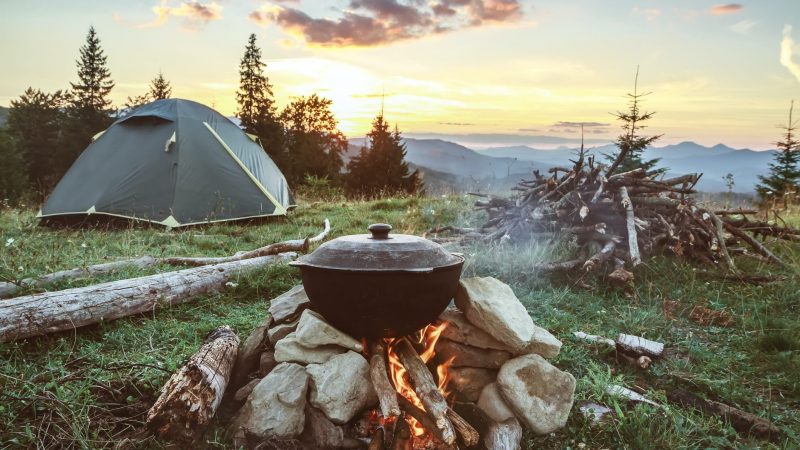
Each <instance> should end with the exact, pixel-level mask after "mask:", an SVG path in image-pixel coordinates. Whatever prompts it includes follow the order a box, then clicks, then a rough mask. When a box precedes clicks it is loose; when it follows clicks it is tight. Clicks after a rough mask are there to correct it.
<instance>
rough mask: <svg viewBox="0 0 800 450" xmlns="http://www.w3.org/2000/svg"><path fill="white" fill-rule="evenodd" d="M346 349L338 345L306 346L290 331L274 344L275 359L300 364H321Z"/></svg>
mask: <svg viewBox="0 0 800 450" xmlns="http://www.w3.org/2000/svg"><path fill="white" fill-rule="evenodd" d="M346 351H347V349H345V348H342V347H339V346H338V345H326V346H323V347H315V348H308V347H304V346H303V345H301V344H300V343H299V342H297V337H296V335H295V333H291V334H289V335H288V336H286V337H285V338H283V339H281V340H280V341H278V344H277V345H276V346H275V361H278V362H295V363H300V364H322V363H324V362H326V361H328V360H329V359H331V357H333V356H336V355H340V354H342V353H344V352H346Z"/></svg>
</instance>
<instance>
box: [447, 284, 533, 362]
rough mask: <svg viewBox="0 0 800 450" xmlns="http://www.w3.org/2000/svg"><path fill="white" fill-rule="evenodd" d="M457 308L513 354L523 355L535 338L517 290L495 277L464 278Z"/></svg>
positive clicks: (460, 285)
mask: <svg viewBox="0 0 800 450" xmlns="http://www.w3.org/2000/svg"><path fill="white" fill-rule="evenodd" d="M455 301H456V306H458V309H460V310H461V311H464V314H465V315H466V316H467V320H469V321H470V323H472V324H473V325H477V326H480V327H481V328H482V329H483V330H485V331H486V332H488V333H489V334H490V335H492V336H493V337H494V338H495V339H497V340H498V341H500V342H502V343H504V344H506V345H507V346H508V348H509V349H510V350H511V351H513V352H522V351H524V349H525V347H527V346H528V345H529V343H530V341H531V339H532V338H533V335H534V332H535V325H534V324H533V319H531V316H530V315H529V314H528V310H526V309H525V307H524V306H522V303H520V301H519V299H517V296H516V295H514V291H512V290H511V288H510V287H509V286H508V285H507V284H505V283H503V282H502V281H500V280H498V279H496V278H492V277H483V278H480V277H475V278H465V279H462V280H461V282H460V283H459V285H458V292H457V293H456V298H455Z"/></svg>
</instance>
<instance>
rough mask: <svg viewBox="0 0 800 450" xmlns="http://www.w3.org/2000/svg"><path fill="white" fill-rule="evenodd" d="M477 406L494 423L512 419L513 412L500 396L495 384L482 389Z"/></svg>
mask: <svg viewBox="0 0 800 450" xmlns="http://www.w3.org/2000/svg"><path fill="white" fill-rule="evenodd" d="M478 406H479V407H480V408H481V409H482V410H483V412H485V413H486V415H487V416H489V418H491V419H492V420H494V421H495V422H503V421H505V420H508V419H510V418H512V417H514V412H513V411H511V409H510V408H509V407H508V405H507V404H506V401H505V399H504V398H503V396H502V395H501V394H500V390H499V388H498V387H497V383H489V384H487V385H486V386H485V387H484V388H483V390H482V391H481V396H480V398H478Z"/></svg>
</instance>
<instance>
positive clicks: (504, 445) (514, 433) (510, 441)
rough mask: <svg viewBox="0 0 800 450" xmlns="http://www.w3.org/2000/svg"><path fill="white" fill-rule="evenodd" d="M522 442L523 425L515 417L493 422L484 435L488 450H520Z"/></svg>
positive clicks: (484, 442) (484, 443)
mask: <svg viewBox="0 0 800 450" xmlns="http://www.w3.org/2000/svg"><path fill="white" fill-rule="evenodd" d="M521 442H522V425H520V423H519V421H518V420H517V419H516V418H515V417H512V418H510V419H508V420H506V421H504V422H494V423H492V424H491V425H489V428H488V429H487V430H486V435H485V436H484V437H483V445H485V446H486V450H519V449H520V448H521V446H520V443H521Z"/></svg>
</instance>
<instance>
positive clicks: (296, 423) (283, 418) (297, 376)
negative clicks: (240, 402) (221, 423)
mask: <svg viewBox="0 0 800 450" xmlns="http://www.w3.org/2000/svg"><path fill="white" fill-rule="evenodd" d="M308 379H309V377H308V374H307V373H306V370H305V369H304V368H303V366H300V365H298V364H292V363H284V364H279V365H278V367H276V368H275V369H274V370H273V371H272V372H270V374H269V375H267V376H266V377H264V378H263V379H262V380H261V381H259V382H258V384H257V385H256V386H255V388H253V392H252V393H251V394H250V396H249V397H248V398H247V401H246V402H245V404H244V406H242V408H241V409H240V410H239V413H238V414H237V416H236V418H235V419H234V421H233V426H234V430H235V431H236V433H237V434H238V433H244V434H248V433H250V434H254V435H255V436H257V437H260V438H262V439H263V438H268V437H277V438H292V437H296V436H299V435H300V433H302V432H303V428H304V427H305V423H306V414H305V407H306V392H307V391H308Z"/></svg>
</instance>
